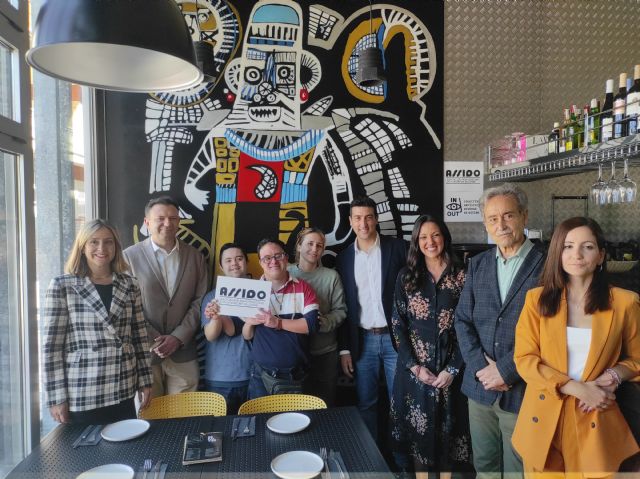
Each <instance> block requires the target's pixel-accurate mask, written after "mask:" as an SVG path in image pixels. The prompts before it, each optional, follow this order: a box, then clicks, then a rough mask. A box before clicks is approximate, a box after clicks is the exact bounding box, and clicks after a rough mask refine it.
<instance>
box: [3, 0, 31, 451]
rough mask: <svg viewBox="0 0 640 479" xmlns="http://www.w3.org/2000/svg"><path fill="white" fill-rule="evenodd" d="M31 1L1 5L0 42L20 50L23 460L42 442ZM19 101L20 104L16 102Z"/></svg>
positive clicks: (17, 135)
mask: <svg viewBox="0 0 640 479" xmlns="http://www.w3.org/2000/svg"><path fill="white" fill-rule="evenodd" d="M29 31H30V29H29V1H28V0H19V3H18V8H15V7H14V6H13V5H11V4H10V3H9V1H8V0H0V37H2V39H3V40H4V41H5V42H6V43H8V44H10V45H11V46H12V47H14V48H15V49H16V51H17V61H16V63H17V69H16V70H15V71H14V72H13V73H14V74H17V75H18V78H17V79H16V78H14V79H13V85H14V95H15V96H14V105H16V106H17V108H18V111H17V112H16V113H17V115H15V113H14V116H17V118H18V121H15V120H13V119H10V118H7V117H4V116H0V149H2V150H4V151H6V152H7V153H9V154H14V155H16V156H17V157H18V161H17V162H16V169H15V178H16V183H15V191H14V195H13V196H12V198H11V201H13V202H14V204H15V212H16V218H15V220H16V237H15V238H13V240H14V243H13V244H15V246H16V249H17V255H16V256H17V259H16V262H17V275H16V276H17V278H16V279H17V283H18V284H15V285H14V286H13V287H15V288H17V289H16V291H17V292H18V296H19V301H18V304H17V305H16V310H17V311H18V318H17V319H18V323H19V328H20V336H21V338H20V339H21V341H20V345H19V348H18V349H19V351H20V357H19V358H18V360H19V362H20V371H21V373H22V374H21V378H22V380H21V384H20V393H21V402H22V405H23V406H22V409H21V411H20V413H21V416H22V420H21V424H22V441H21V443H22V444H21V447H22V451H21V452H22V456H26V455H27V454H28V453H29V452H30V451H31V450H32V448H33V447H35V446H37V444H38V443H39V442H40V420H39V418H40V400H39V391H40V382H39V377H38V334H37V331H38V325H37V296H36V263H35V210H34V198H35V192H34V164H33V150H32V138H31V72H30V69H29V66H28V65H27V63H26V61H25V53H26V52H27V50H28V49H29ZM16 99H17V101H16Z"/></svg>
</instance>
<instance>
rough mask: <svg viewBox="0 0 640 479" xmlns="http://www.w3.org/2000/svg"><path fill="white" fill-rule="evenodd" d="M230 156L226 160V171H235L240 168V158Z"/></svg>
mask: <svg viewBox="0 0 640 479" xmlns="http://www.w3.org/2000/svg"><path fill="white" fill-rule="evenodd" d="M231 156H232V157H231V158H229V159H228V160H227V171H228V172H229V173H237V172H238V170H239V169H240V159H239V158H234V157H233V155H231Z"/></svg>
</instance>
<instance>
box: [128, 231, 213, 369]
mask: <svg viewBox="0 0 640 479" xmlns="http://www.w3.org/2000/svg"><path fill="white" fill-rule="evenodd" d="M177 241H178V242H179V243H180V245H179V247H178V249H179V252H180V265H179V267H178V274H177V277H176V285H175V289H174V292H173V295H171V296H169V293H168V292H167V288H166V286H165V284H164V279H163V277H162V272H161V271H160V267H159V266H158V261H157V260H156V257H155V254H154V251H153V246H152V245H151V239H149V238H148V239H146V240H144V241H142V242H140V243H137V244H135V245H133V246H130V247H129V248H127V249H126V250H124V257H125V259H126V260H127V262H128V263H129V265H130V266H131V271H132V274H133V275H134V276H135V277H136V278H137V280H138V284H139V285H140V291H141V292H142V308H143V310H144V318H145V322H146V325H147V332H148V334H149V342H151V343H152V342H153V340H154V339H155V338H156V337H157V336H160V335H163V334H170V335H172V336H175V337H176V338H178V339H179V340H180V341H182V344H183V346H182V347H181V348H179V349H178V350H177V351H176V352H175V353H173V354H172V355H171V359H172V360H173V361H175V362H177V363H183V362H186V361H191V360H193V359H196V358H197V351H196V343H195V340H194V337H195V334H196V332H197V331H198V329H199V328H200V302H201V301H202V297H203V296H204V294H205V293H206V292H207V266H206V262H205V259H204V256H202V254H201V253H200V252H199V251H198V250H196V249H195V248H194V247H192V246H189V245H188V244H186V243H185V242H183V241H180V240H177ZM161 361H162V359H161V358H159V357H158V356H157V355H155V354H152V363H153V364H158V363H160V362H161Z"/></svg>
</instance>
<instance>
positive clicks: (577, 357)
mask: <svg viewBox="0 0 640 479" xmlns="http://www.w3.org/2000/svg"><path fill="white" fill-rule="evenodd" d="M604 245H605V240H604V235H603V233H602V229H601V228H600V226H599V225H598V223H596V222H595V221H594V220H592V219H590V218H583V217H576V218H570V219H568V220H566V221H563V222H562V223H561V224H560V225H559V226H558V227H557V228H556V230H555V231H554V233H553V237H552V238H551V244H550V246H549V252H548V255H547V259H546V262H545V265H544V270H543V273H542V277H541V284H542V285H543V286H541V287H539V288H534V289H532V290H530V291H529V292H528V293H527V297H526V300H525V305H524V308H523V310H522V314H521V315H520V319H519V321H518V325H517V327H516V341H515V351H514V360H515V364H516V368H517V369H518V373H519V374H520V376H522V379H524V380H525V382H526V383H527V389H526V392H525V395H524V400H523V403H522V407H521V409H520V412H519V414H518V420H517V422H516V427H515V431H514V433H513V437H512V443H513V446H514V448H515V450H516V451H517V452H518V453H519V454H520V456H522V459H523V463H524V469H525V473H528V474H531V475H532V476H534V475H535V474H536V473H545V474H547V473H559V474H560V475H563V474H565V473H572V474H576V476H577V477H603V476H604V475H608V474H611V475H612V474H614V473H615V472H616V471H617V470H618V468H619V466H620V463H621V462H622V461H623V460H624V459H625V458H627V457H629V456H632V455H633V454H635V453H636V452H638V445H637V444H636V441H635V439H634V438H633V435H632V433H631V431H630V429H629V426H628V425H627V423H626V422H625V419H624V417H623V415H622V413H621V412H620V408H619V407H618V404H617V402H616V400H615V394H614V391H615V390H616V389H617V388H618V386H620V384H621V383H622V382H623V381H627V380H629V379H632V378H634V377H635V376H637V375H638V374H639V373H640V331H639V329H640V328H639V326H640V323H639V321H638V318H640V303H639V302H638V295H637V294H636V293H633V292H631V291H627V290H624V289H620V288H613V287H611V286H610V285H609V282H608V280H607V268H606V256H605V249H604ZM542 477H546V475H545V476H542Z"/></svg>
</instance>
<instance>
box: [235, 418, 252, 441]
mask: <svg viewBox="0 0 640 479" xmlns="http://www.w3.org/2000/svg"><path fill="white" fill-rule="evenodd" d="M231 435H232V437H249V436H255V435H256V417H255V416H251V417H248V416H238V417H236V418H234V419H233V424H232V426H231Z"/></svg>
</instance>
